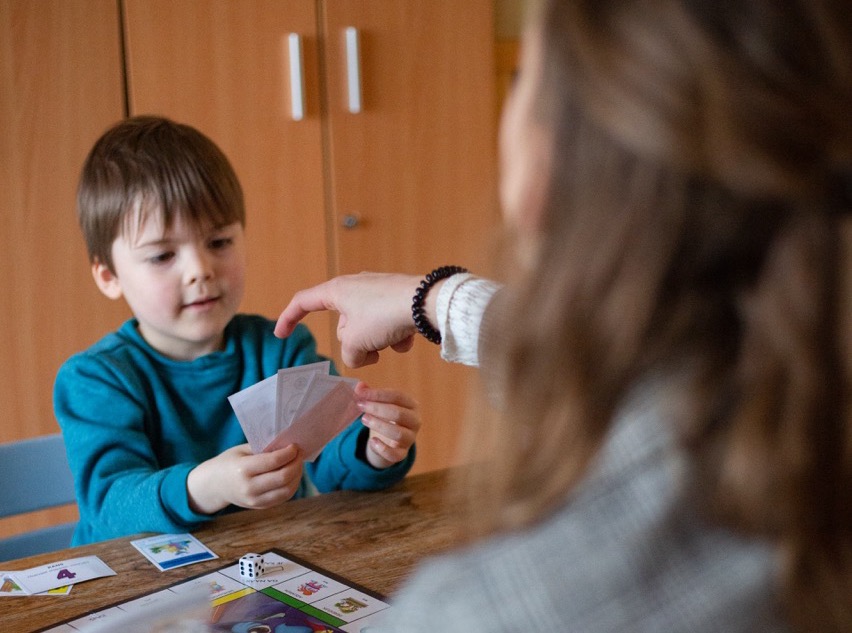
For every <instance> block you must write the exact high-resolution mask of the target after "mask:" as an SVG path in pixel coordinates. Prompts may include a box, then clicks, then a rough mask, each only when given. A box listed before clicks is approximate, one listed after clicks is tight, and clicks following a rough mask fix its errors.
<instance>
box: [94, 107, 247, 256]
mask: <svg viewBox="0 0 852 633" xmlns="http://www.w3.org/2000/svg"><path fill="white" fill-rule="evenodd" d="M136 209H139V210H140V211H141V215H139V216H138V218H137V219H138V220H139V221H144V218H145V217H146V215H147V214H148V213H150V212H152V211H156V212H158V213H162V216H163V225H164V227H165V228H168V227H170V226H171V225H172V222H174V219H175V218H176V217H178V216H182V217H184V218H186V220H187V221H188V222H189V223H190V224H191V225H193V226H202V225H208V224H209V225H213V226H226V225H228V224H233V223H234V222H239V223H240V224H241V225H243V226H245V203H244V201H243V192H242V188H241V187H240V183H239V180H238V179H237V175H236V173H235V172H234V169H233V167H232V166H231V164H230V162H229V161H228V159H227V157H226V156H225V154H224V153H223V152H222V151H221V150H220V149H219V148H218V147H217V146H216V144H215V143H213V141H211V140H210V139H209V138H207V137H206V136H205V135H204V134H202V133H201V132H199V131H198V130H196V129H195V128H193V127H190V126H188V125H184V124H181V123H175V122H174V121H170V120H169V119H166V118H163V117H156V116H137V117H132V118H129V119H125V120H123V121H121V122H119V123H117V124H116V125H114V126H113V127H111V128H110V129H109V130H107V131H106V132H105V133H104V134H103V135H102V136H101V137H100V138H99V139H98V141H97V142H96V143H95V145H94V147H93V148H92V150H91V151H90V152H89V155H88V156H87V158H86V162H85V163H84V164H83V170H82V173H81V175H80V183H79V186H78V189H77V215H78V220H79V222H80V228H81V230H82V231H83V237H84V238H85V240H86V247H87V249H88V253H89V260H90V262H92V263H94V262H100V263H103V264H105V265H106V266H107V267H108V268H109V269H110V270H111V271H112V272H115V271H114V269H113V262H112V244H113V242H114V241H115V238H116V237H117V236H118V235H119V234H120V233H121V232H122V231H124V230H126V229H127V228H128V227H127V223H128V222H129V221H130V220H129V218H133V217H136V216H135V215H134V214H133V213H131V212H132V211H134V210H136Z"/></svg>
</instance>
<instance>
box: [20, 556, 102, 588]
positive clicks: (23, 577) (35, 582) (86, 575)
mask: <svg viewBox="0 0 852 633" xmlns="http://www.w3.org/2000/svg"><path fill="white" fill-rule="evenodd" d="M9 576H12V579H13V580H14V581H15V583H16V584H17V585H18V587H19V588H20V589H23V590H24V591H25V592H26V593H28V594H35V593H42V592H45V591H49V590H51V589H56V588H57V587H63V586H65V585H73V584H77V583H79V582H84V581H86V580H92V579H94V578H101V577H103V576H115V572H114V571H113V570H112V569H110V567H109V566H108V565H107V564H106V563H104V562H103V561H102V560H101V559H100V558H98V557H97V556H81V557H80V558H71V559H68V560H61V561H57V562H55V563H49V564H47V565H41V566H39V567H32V568H31V569H24V570H23V571H16V572H6V577H7V578H8V577H9Z"/></svg>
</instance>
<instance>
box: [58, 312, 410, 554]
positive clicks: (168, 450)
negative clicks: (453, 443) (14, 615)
mask: <svg viewBox="0 0 852 633" xmlns="http://www.w3.org/2000/svg"><path fill="white" fill-rule="evenodd" d="M272 329H273V323H272V322H271V321H269V320H268V319H265V318H263V317H259V316H254V315H237V316H236V317H234V319H233V320H232V321H231V322H230V323H229V324H228V326H227V328H226V329H225V348H224V350H223V351H219V352H214V353H212V354H208V355H206V356H203V357H201V358H198V359H196V360H193V361H175V360H171V359H169V358H166V357H165V356H163V355H161V354H159V353H158V352H156V351H155V350H154V349H153V348H152V347H151V346H150V345H148V344H147V343H146V342H145V340H144V339H143V338H142V337H141V336H140V334H139V331H138V329H137V322H136V320H135V319H131V320H129V321H127V322H126V323H125V324H124V325H123V326H122V327H121V328H120V329H119V330H118V331H117V332H114V333H112V334H110V335H108V336H106V337H104V338H103V339H101V340H100V341H99V342H98V343H96V344H95V345H93V346H92V347H91V348H89V349H88V350H86V351H84V352H81V353H79V354H76V355H74V356H72V357H71V358H70V359H69V360H68V361H67V362H66V363H65V364H64V365H63V366H62V367H61V368H60V370H59V373H58V375H57V377H56V383H55V385H54V409H55V412H56V417H57V419H58V421H59V425H60V427H61V428H62V434H63V437H64V439H65V445H66V448H67V451H68V459H69V462H70V464H71V470H72V472H73V474H74V485H75V487H76V491H77V503H78V505H79V509H80V522H79V524H78V527H77V531H76V533H75V535H74V540H73V544H74V545H80V544H83V543H90V542H93V541H98V540H103V539H109V538H115V537H119V536H126V535H130V534H135V533H138V532H162V533H170V532H186V531H191V530H193V529H195V528H197V527H198V526H199V525H200V524H201V523H202V522H204V521H206V520H209V519H210V518H212V517H210V516H208V515H202V514H198V513H196V512H193V511H192V509H191V508H190V507H189V500H188V497H187V492H186V478H187V475H188V474H189V471H190V470H192V469H193V468H194V467H195V466H196V465H198V464H199V463H201V462H203V461H205V460H207V459H210V458H212V457H215V456H216V455H218V454H219V453H221V452H222V451H224V450H226V449H229V448H231V447H233V446H236V445H238V444H243V443H245V441H246V439H245V436H244V435H243V432H242V429H241V427H240V425H239V422H237V418H236V416H235V415H234V412H233V410H232V409H231V405H230V403H229V402H228V396H229V395H231V394H233V393H236V392H237V391H240V390H241V389H244V388H245V387H248V386H250V385H253V384H255V383H257V382H259V381H260V380H263V379H264V378H266V377H268V376H271V375H273V374H274V373H275V372H277V371H278V370H279V369H281V368H284V367H294V366H297V365H305V364H308V363H313V362H317V361H320V360H325V359H324V358H323V357H321V356H319V355H318V354H317V352H316V344H315V342H314V339H313V337H312V336H311V334H310V333H309V332H308V330H307V328H305V327H304V326H301V325H300V326H299V327H298V328H297V329H296V331H295V332H293V334H292V335H291V336H289V337H288V338H286V339H283V340H282V339H278V338H276V337H275V336H274V335H273V333H272ZM367 433H368V431H367V429H366V428H365V427H364V426H363V425H362V424H361V422H360V419H359V420H356V421H355V422H353V423H352V424H351V425H350V426H349V427H347V428H346V429H344V431H343V432H342V433H340V434H339V435H338V436H337V437H336V438H335V439H333V440H332V441H331V442H330V443H329V444H328V445H327V446H326V447H325V449H323V451H322V453H321V454H320V456H319V457H318V458H317V459H316V460H315V461H314V462H313V463H307V464H305V476H304V477H303V480H302V486H301V489H300V491H299V493H297V495H296V496H297V497H299V496H303V495H304V494H305V492H306V490H307V489H309V487H310V485H309V483H310V484H312V485H313V486H314V487H316V489H317V490H319V491H320V492H328V491H331V490H340V489H349V490H376V489H380V488H385V487H388V486H390V485H392V484H394V483H396V482H397V481H399V480H401V479H402V478H403V477H404V476H405V475H406V473H407V472H408V470H409V469H410V468H411V465H412V463H413V460H414V450H413V449H412V450H411V451H410V452H409V455H408V458H407V459H406V460H404V461H403V462H401V463H399V464H396V465H394V466H391V467H390V468H387V469H384V470H378V469H375V468H373V467H372V466H370V465H369V464H368V463H367V462H366V460H365V457H364V455H365V453H364V451H365V445H366V438H367ZM306 478H307V479H309V482H308V481H306ZM235 509H237V508H234V507H231V508H228V509H226V510H225V511H224V512H228V511H233V510H235Z"/></svg>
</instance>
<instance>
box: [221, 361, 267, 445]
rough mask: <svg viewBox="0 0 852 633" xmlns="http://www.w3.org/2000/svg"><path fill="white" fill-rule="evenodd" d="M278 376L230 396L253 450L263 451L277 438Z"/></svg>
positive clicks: (232, 405) (229, 398) (229, 399)
mask: <svg viewBox="0 0 852 633" xmlns="http://www.w3.org/2000/svg"><path fill="white" fill-rule="evenodd" d="M277 385H278V376H270V377H269V378H267V379H266V380H261V381H260V382H259V383H256V384H254V385H252V386H251V387H246V388H245V389H243V390H242V391H238V392H237V393H235V394H233V395H230V396H228V402H230V403H231V407H232V408H233V409H234V413H236V415H237V420H238V421H239V423H240V426H241V427H243V433H244V434H245V436H246V439H247V440H248V443H249V445H250V446H251V450H252V451H253V452H255V453H259V452H261V451H262V450H263V449H264V447H265V446H266V445H267V444H269V442H271V441H272V440H273V439H274V438H275V407H276V399H277V395H278V394H277Z"/></svg>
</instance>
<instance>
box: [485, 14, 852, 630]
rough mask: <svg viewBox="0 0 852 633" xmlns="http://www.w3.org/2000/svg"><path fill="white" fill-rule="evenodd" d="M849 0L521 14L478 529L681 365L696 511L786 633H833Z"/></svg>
mask: <svg viewBox="0 0 852 633" xmlns="http://www.w3.org/2000/svg"><path fill="white" fill-rule="evenodd" d="M850 9H852V7H850V5H849V3H847V2H842V1H840V0H836V1H833V0H787V1H785V2H778V1H777V0H718V1H713V2H711V1H709V0H647V1H643V0H635V1H628V0H545V1H544V2H541V3H539V4H538V6H537V7H536V8H535V10H534V13H533V20H532V23H531V28H532V32H534V33H535V36H536V37H535V41H536V42H537V43H538V44H539V45H540V46H541V52H542V56H543V71H542V72H543V74H542V77H541V83H540V85H541V90H540V95H539V102H538V104H537V109H536V117H537V119H538V121H539V123H540V124H542V125H544V126H546V128H547V129H550V130H552V133H553V134H554V138H555V141H554V147H555V150H554V155H553V165H552V171H551V174H550V179H549V185H548V195H547V201H546V204H545V209H544V216H543V221H542V227H541V234H540V236H539V242H538V250H537V256H536V257H537V258H536V261H535V263H534V265H533V266H532V270H531V271H530V272H529V273H528V274H525V275H521V278H520V279H519V280H517V281H516V282H515V283H512V284H510V292H511V296H512V298H511V300H510V301H509V302H508V307H507V308H506V310H505V312H504V313H503V315H502V318H503V323H509V324H514V325H513V326H511V327H503V328H500V329H499V336H494V337H491V338H489V339H488V340H487V341H486V343H485V344H486V347H485V352H486V354H487V356H486V358H487V359H488V360H489V362H491V361H495V362H496V363H497V367H498V370H497V371H496V372H494V375H495V376H497V379H498V381H499V385H498V386H499V393H500V394H501V398H502V402H505V406H504V407H503V409H502V411H501V415H500V416H499V417H500V421H499V422H498V423H497V425H496V428H495V425H494V424H493V420H489V428H488V433H489V435H490V437H492V439H491V440H490V441H491V442H493V445H490V446H489V450H490V451H491V454H492V456H493V457H495V459H494V460H493V463H492V466H491V467H490V468H483V469H481V470H479V472H480V475H481V476H480V479H481V481H480V482H479V483H480V484H481V486H485V490H486V492H483V488H482V487H478V488H477V490H478V494H477V496H476V498H477V499H479V500H480V502H481V506H480V507H478V508H477V512H476V516H478V517H479V518H481V519H484V522H485V523H484V529H485V530H486V531H491V532H493V531H499V530H505V529H514V528H518V527H522V526H525V525H529V524H531V523H533V522H535V521H536V520H539V519H540V518H542V517H544V516H547V515H548V514H549V513H550V512H552V511H553V510H554V509H555V508H557V507H558V506H560V505H562V504H564V503H565V500H566V496H567V495H568V494H569V492H570V490H571V489H572V487H573V486H574V485H575V484H576V483H577V482H578V480H579V479H580V478H581V477H582V476H583V475H584V474H585V472H586V470H587V468H588V466H589V464H590V462H591V461H592V459H593V458H594V456H595V455H596V454H597V452H598V450H599V449H600V447H601V444H602V442H603V440H604V438H605V436H606V434H607V432H608V430H609V429H610V426H611V424H612V421H613V417H614V415H615V413H616V411H617V409H618V408H619V406H620V405H622V404H623V403H624V401H625V398H626V397H627V395H628V393H629V391H630V389H631V388H632V387H633V386H635V385H636V384H637V382H638V381H639V380H641V379H642V378H643V377H644V376H648V375H650V374H652V373H653V374H655V375H669V376H674V375H680V376H688V377H689V379H688V380H687V381H685V383H686V384H681V385H680V387H681V389H682V390H681V391H680V393H681V394H682V397H683V403H682V404H684V405H685V407H684V408H683V409H682V411H683V414H682V416H681V419H679V420H678V428H677V433H678V434H679V435H678V437H680V438H681V439H682V442H683V447H684V450H686V451H689V454H690V455H692V457H693V463H694V464H695V465H696V468H695V473H696V478H697V481H696V490H697V491H698V492H699V493H700V494H701V495H702V496H704V497H706V498H704V501H705V502H706V504H705V505H706V507H708V508H710V509H711V510H712V516H713V518H714V520H717V521H719V522H721V523H723V524H725V525H727V526H729V527H731V528H733V529H737V530H742V531H743V532H745V533H748V534H752V535H756V536H759V537H765V538H766V539H769V540H771V541H772V542H773V543H776V544H777V546H778V548H779V552H780V553H781V554H782V558H783V561H784V565H783V578H782V581H783V586H784V588H785V592H786V593H785V595H784V597H783V600H784V604H785V606H786V608H787V613H788V616H789V619H790V621H791V622H792V623H793V624H794V626H796V627H797V628H799V629H801V630H805V629H807V630H819V631H841V630H844V631H850V630H852V414H850V375H852V371H850V351H851V350H852V348H850V345H849V343H850V321H852V319H850V314H852V310H850V303H849V300H850V296H852V292H850V290H852V283H850V269H852V260H850V245H852V239H850V231H849V230H848V228H847V225H849V224H850V220H851V219H852V216H850V212H852V170H850V166H852V124H850V122H852V117H850V116H849V112H848V110H849V108H850V106H852V10H850ZM522 72H523V69H522ZM517 268H518V267H516V269H517ZM483 437H485V436H484V435H481V434H480V436H479V438H480V440H479V441H480V443H479V449H480V450H479V453H480V455H481V449H482V441H483V440H482V438H483Z"/></svg>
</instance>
